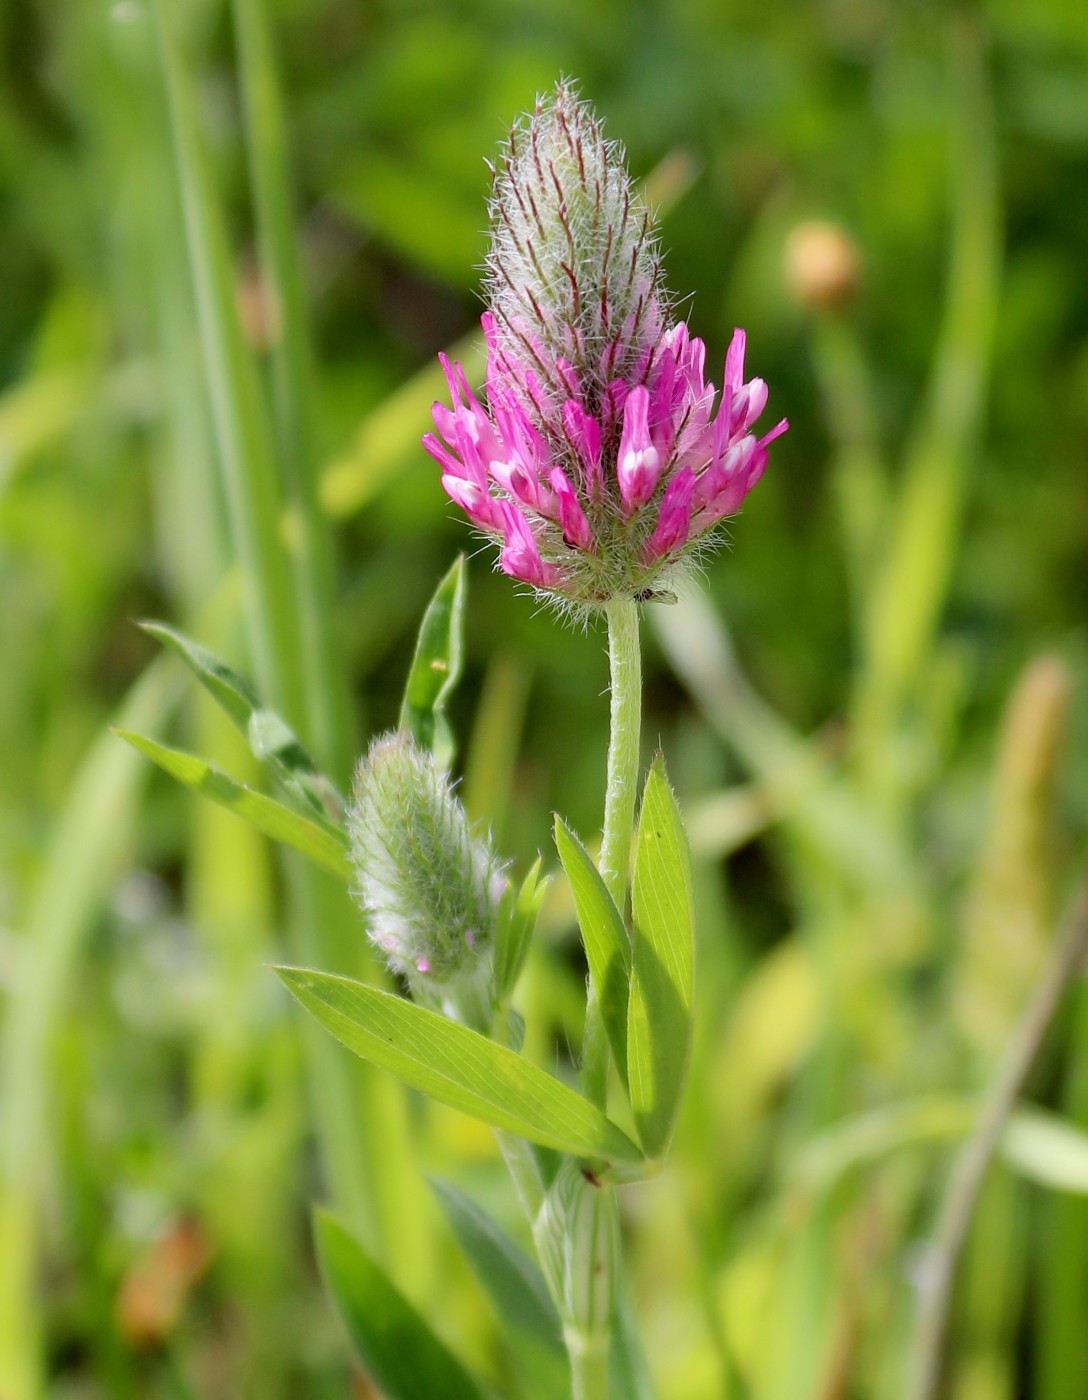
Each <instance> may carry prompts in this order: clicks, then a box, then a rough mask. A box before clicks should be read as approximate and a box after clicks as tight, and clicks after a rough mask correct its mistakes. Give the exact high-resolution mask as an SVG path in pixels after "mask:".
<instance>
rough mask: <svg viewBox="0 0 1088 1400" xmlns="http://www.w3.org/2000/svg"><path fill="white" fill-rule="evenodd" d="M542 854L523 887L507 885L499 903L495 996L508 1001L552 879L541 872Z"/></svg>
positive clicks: (500, 1000)
mask: <svg viewBox="0 0 1088 1400" xmlns="http://www.w3.org/2000/svg"><path fill="white" fill-rule="evenodd" d="M540 864H541V862H540V858H539V857H537V860H536V861H535V863H534V865H533V868H532V869H531V870H530V871H529V873H528V875H526V877H525V879H524V880H523V881H522V884H521V888H520V889H519V890H517V891H515V889H514V886H513V885H512V884H511V885H507V887H506V890H505V892H504V894H503V897H502V902H501V904H500V905H499V918H498V928H497V930H496V935H495V996H496V999H497V1000H498V1001H499V1002H500V1003H503V1002H506V1001H507V1000H508V998H509V997H510V995H511V993H512V992H513V990H514V987H515V985H516V983H517V980H518V977H519V976H520V975H521V969H522V967H523V966H524V965H525V958H526V955H527V953H528V952H529V944H530V942H531V941H532V937H533V932H534V930H535V929H536V921H537V916H538V915H539V913H540V904H541V901H542V900H543V898H544V891H545V890H546V889H547V888H548V880H547V877H546V876H545V877H544V878H543V879H541V876H540Z"/></svg>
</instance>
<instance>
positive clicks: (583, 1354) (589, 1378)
mask: <svg viewBox="0 0 1088 1400" xmlns="http://www.w3.org/2000/svg"><path fill="white" fill-rule="evenodd" d="M563 1340H564V1341H565V1342H566V1345H567V1354H568V1355H569V1356H570V1378H571V1392H572V1395H573V1400H607V1397H608V1348H609V1334H608V1333H607V1332H594V1333H592V1334H588V1333H585V1332H580V1331H578V1330H577V1329H575V1328H573V1327H565V1328H564V1329H563Z"/></svg>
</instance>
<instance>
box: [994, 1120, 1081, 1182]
mask: <svg viewBox="0 0 1088 1400" xmlns="http://www.w3.org/2000/svg"><path fill="white" fill-rule="evenodd" d="M1001 1155H1002V1157H1003V1158H1004V1159H1005V1161H1006V1162H1007V1163H1008V1164H1009V1166H1011V1167H1012V1168H1014V1170H1016V1171H1017V1172H1019V1173H1020V1175H1021V1176H1024V1177H1027V1179H1028V1180H1029V1181H1034V1182H1036V1183H1037V1184H1038V1185H1040V1186H1049V1187H1051V1188H1052V1189H1053V1190H1055V1191H1071V1192H1074V1193H1075V1194H1077V1195H1078V1196H1085V1195H1088V1133H1086V1132H1085V1131H1084V1129H1083V1128H1079V1127H1077V1126H1076V1124H1074V1123H1070V1122H1068V1121H1067V1120H1066V1119H1064V1118H1059V1117H1057V1116H1056V1115H1054V1114H1051V1113H1042V1112H1040V1111H1039V1110H1037V1109H1030V1110H1021V1111H1020V1112H1019V1113H1015V1114H1013V1116H1012V1118H1010V1120H1009V1122H1008V1123H1007V1124H1006V1125H1005V1131H1004V1132H1003V1133H1002V1135H1001Z"/></svg>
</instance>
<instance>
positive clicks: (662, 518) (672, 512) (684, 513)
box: [644, 467, 695, 563]
mask: <svg viewBox="0 0 1088 1400" xmlns="http://www.w3.org/2000/svg"><path fill="white" fill-rule="evenodd" d="M694 492H695V473H694V471H693V470H692V469H691V467H685V468H684V469H683V471H681V472H680V473H679V474H678V475H677V476H674V477H673V479H672V480H671V481H670V482H669V484H668V486H667V487H666V488H665V494H664V496H663V497H662V500H661V511H660V514H659V515H658V517H657V525H656V526H655V527H654V532H653V534H652V535H651V536H650V538H649V540H647V542H646V549H645V551H644V557H645V558H646V561H647V563H652V562H653V561H654V560H655V559H660V558H662V556H663V555H666V554H671V553H672V552H673V550H676V549H679V548H681V546H682V545H684V544H685V543H686V542H687V538H688V532H689V530H690V527H691V503H692V497H693V495H694Z"/></svg>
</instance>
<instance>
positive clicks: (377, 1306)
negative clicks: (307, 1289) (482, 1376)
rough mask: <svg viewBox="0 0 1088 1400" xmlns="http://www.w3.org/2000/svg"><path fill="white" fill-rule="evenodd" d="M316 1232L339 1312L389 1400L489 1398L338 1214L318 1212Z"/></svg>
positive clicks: (370, 1370) (316, 1212)
mask: <svg viewBox="0 0 1088 1400" xmlns="http://www.w3.org/2000/svg"><path fill="white" fill-rule="evenodd" d="M314 1233H315V1235H316V1237H317V1253H318V1258H319V1259H320V1261H321V1272H322V1274H323V1275H324V1278H325V1284H326V1287H327V1288H328V1290H329V1293H330V1294H331V1295H332V1300H333V1303H334V1304H335V1306H336V1311H337V1312H338V1313H339V1314H340V1320H341V1321H342V1322H343V1324H344V1327H345V1329H346V1331H347V1334H348V1336H349V1337H350V1338H351V1342H352V1345H353V1347H354V1348H355V1351H356V1353H357V1354H358V1357H359V1359H360V1361H361V1362H362V1363H363V1366H364V1368H365V1369H366V1372H367V1374H368V1375H369V1376H370V1378H371V1379H372V1380H373V1382H374V1383H375V1385H376V1386H378V1388H379V1389H380V1390H381V1392H382V1394H383V1395H385V1396H387V1397H388V1400H433V1398H434V1397H435V1396H438V1395H441V1396H442V1397H444V1400H484V1394H483V1391H482V1390H481V1389H480V1387H479V1386H478V1385H477V1384H476V1382H475V1381H474V1380H473V1378H472V1377H471V1376H470V1375H469V1373H468V1371H466V1370H465V1368H464V1366H462V1364H461V1362H460V1361H459V1360H458V1359H457V1357H456V1356H454V1354H453V1352H451V1351H450V1349H449V1348H448V1347H447V1346H446V1344H445V1343H444V1342H443V1341H441V1340H440V1339H439V1338H438V1337H437V1336H435V1334H434V1332H432V1331H431V1329H430V1327H429V1326H428V1325H427V1323H426V1321H425V1320H424V1319H423V1317H422V1316H421V1315H420V1314H419V1313H418V1312H417V1311H416V1309H415V1308H414V1307H413V1306H412V1304H411V1303H410V1302H409V1301H408V1299H407V1298H405V1297H404V1295H403V1294H402V1293H401V1292H400V1290H399V1289H398V1288H396V1286H395V1285H394V1284H393V1283H392V1282H391V1280H390V1279H389V1277H388V1276H387V1275H386V1274H385V1273H384V1272H383V1271H382V1270H381V1269H380V1268H379V1267H378V1265H377V1264H376V1263H375V1262H374V1261H373V1260H372V1259H371V1258H370V1256H369V1255H368V1254H367V1253H366V1252H365V1251H364V1250H363V1248H362V1246H361V1245H360V1244H359V1243H358V1242H357V1241H356V1240H355V1239H354V1238H353V1236H352V1235H351V1234H349V1233H348V1231H347V1230H346V1229H345V1228H344V1227H343V1226H342V1225H341V1224H340V1223H339V1222H338V1221H337V1220H336V1219H335V1218H334V1217H333V1216H331V1215H329V1214H327V1213H326V1212H325V1211H321V1210H319V1211H315V1213H314Z"/></svg>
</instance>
